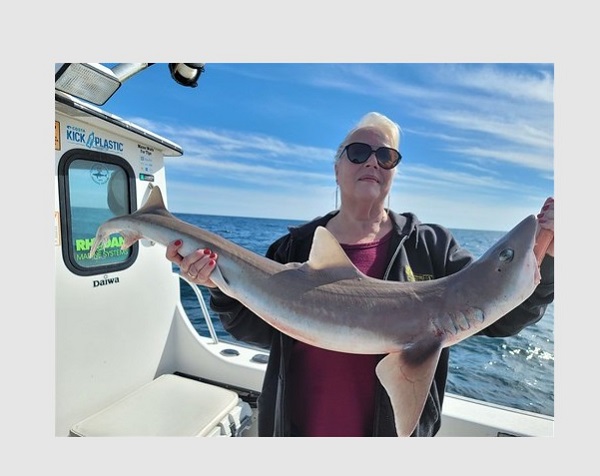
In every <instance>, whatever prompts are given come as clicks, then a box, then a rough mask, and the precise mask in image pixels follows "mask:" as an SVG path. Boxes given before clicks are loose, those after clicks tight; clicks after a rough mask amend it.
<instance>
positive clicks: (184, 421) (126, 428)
mask: <svg viewBox="0 0 600 476" xmlns="http://www.w3.org/2000/svg"><path fill="white" fill-rule="evenodd" d="M251 413H252V411H251V409H250V405H248V403H246V402H243V401H242V400H241V399H240V398H239V396H238V394H237V393H235V392H234V391H232V390H228V389H225V388H222V387H218V386H216V385H210V384H207V383H203V382H199V381H196V380H192V379H189V378H186V377H180V376H178V375H172V374H164V375H161V376H160V377H158V378H156V379H155V380H153V381H152V382H149V383H147V384H146V385H144V386H142V387H140V388H139V389H137V390H136V391H134V392H132V393H130V394H129V395H127V396H125V397H123V398H122V399H120V400H118V401H117V402H115V403H113V404H112V405H109V406H108V407H106V408H104V409H103V410H100V411H99V412H97V413H95V414H94V415H91V416H90V417H88V418H86V419H84V420H82V421H80V422H79V423H77V424H75V425H73V427H72V428H71V432H70V436H238V435H239V433H241V432H242V431H243V430H244V429H245V428H246V427H247V425H248V424H249V423H250V415H251Z"/></svg>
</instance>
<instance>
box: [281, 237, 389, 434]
mask: <svg viewBox="0 0 600 476" xmlns="http://www.w3.org/2000/svg"><path fill="white" fill-rule="evenodd" d="M391 236H392V233H391V232H390V233H388V234H387V235H385V236H384V237H383V238H382V239H381V240H378V241H374V242H371V243H361V244H357V245H344V244H342V248H343V249H344V251H345V252H346V254H347V255H348V257H349V258H350V260H351V261H352V262H353V263H354V265H355V266H356V267H357V268H358V269H360V270H361V271H362V272H363V273H365V274H366V275H367V276H371V277H373V278H379V279H381V278H383V274H384V273H385V268H386V266H387V256H388V248H389V241H390V238H391ZM380 358H381V356H380V355H368V354H348V353H344V352H334V351H331V350H326V349H321V348H318V347H314V346H312V345H309V344H305V343H303V342H299V341H296V342H295V343H294V348H293V351H292V356H291V361H290V385H291V387H290V393H291V412H292V413H291V417H292V433H293V434H294V435H297V436H371V434H372V432H373V418H374V411H375V388H376V383H377V377H376V376H375V366H376V365H377V363H378V362H379V359H380Z"/></svg>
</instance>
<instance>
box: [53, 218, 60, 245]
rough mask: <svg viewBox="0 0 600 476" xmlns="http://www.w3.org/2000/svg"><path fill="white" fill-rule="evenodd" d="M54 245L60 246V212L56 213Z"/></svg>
mask: <svg viewBox="0 0 600 476" xmlns="http://www.w3.org/2000/svg"><path fill="white" fill-rule="evenodd" d="M54 245H55V246H60V212H54Z"/></svg>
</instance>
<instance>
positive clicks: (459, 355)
mask: <svg viewBox="0 0 600 476" xmlns="http://www.w3.org/2000/svg"><path fill="white" fill-rule="evenodd" d="M175 215H176V216H177V217H178V218H180V219H182V220H185V221H187V222H189V223H192V224H194V225H196V226H199V227H202V228H204V229H206V230H209V231H212V232H214V233H216V234H218V235H221V236H222V237H224V238H227V239H228V240H230V241H233V242H234V243H237V244H239V245H241V246H243V247H244V248H247V249H249V250H252V251H254V252H255V253H258V254H261V255H264V254H265V253H266V251H267V248H268V246H269V245H270V244H271V243H272V242H273V241H274V240H275V239H276V238H278V237H280V236H281V235H283V234H285V233H287V229H288V227H289V226H294V225H298V224H300V223H302V222H300V221H297V220H278V219H266V218H243V217H225V216H213V215H195V214H184V213H175ZM452 232H453V234H454V236H455V238H456V239H457V241H458V242H459V243H460V244H461V245H462V246H463V247H465V248H466V249H468V250H469V251H470V252H471V253H473V255H474V256H475V257H477V258H478V257H479V256H481V255H482V254H483V253H484V252H485V251H486V250H487V249H488V248H490V247H491V246H492V245H493V244H494V243H495V242H496V241H497V240H498V239H499V238H500V237H501V236H502V235H503V234H504V233H503V232H496V231H481V230H461V229H452ZM174 269H177V267H176V266H174ZM180 283H181V293H182V304H183V306H184V308H185V310H186V312H187V314H188V316H189V318H190V321H191V323H192V325H193V326H194V328H195V329H196V330H197V331H198V333H199V334H200V335H203V336H209V335H210V333H209V331H208V327H207V325H206V323H205V321H204V317H203V315H202V311H201V308H200V305H199V303H198V300H197V298H196V295H195V294H194V292H193V291H192V289H191V288H190V286H189V285H188V284H187V283H185V282H184V281H183V280H181V281H180ZM200 289H201V291H202V293H203V296H204V297H205V300H206V303H208V292H207V291H206V290H205V289H202V288H200ZM210 313H211V320H212V322H213V325H214V328H215V330H216V333H217V336H218V337H219V339H221V340H225V341H227V340H229V341H233V342H235V339H234V338H233V337H232V336H231V335H229V334H228V333H227V332H226V331H225V330H224V329H223V328H222V326H221V324H220V321H219V318H218V317H217V315H216V314H214V313H212V311H210ZM446 389H447V391H448V392H450V393H454V394H458V395H463V396H465V397H471V398H476V399H479V400H483V401H487V402H491V403H496V404H500V405H507V406H510V407H515V408H519V409H521V410H526V411H530V412H534V413H539V414H543V415H551V416H554V304H551V305H550V306H548V308H547V310H546V313H545V315H544V317H543V318H542V319H541V320H540V321H539V322H538V323H536V324H534V325H531V326H529V327H527V328H525V329H523V330H522V331H521V332H520V334H518V335H516V336H512V337H507V338H491V337H484V336H473V337H470V338H468V339H465V340H464V341H462V342H460V343H458V344H456V345H454V346H452V347H451V349H450V371H449V376H448V384H447V387H446Z"/></svg>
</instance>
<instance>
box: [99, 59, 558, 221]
mask: <svg viewBox="0 0 600 476" xmlns="http://www.w3.org/2000/svg"><path fill="white" fill-rule="evenodd" d="M103 64H104V65H106V66H108V67H112V66H114V65H115V63H103ZM102 109H104V110H106V111H108V112H111V113H113V114H115V115H117V116H120V117H122V118H124V119H126V120H129V121H131V122H134V123H136V124H138V125H140V126H142V127H144V128H146V129H148V130H150V131H153V132H155V133H157V134H159V135H161V136H163V137H165V138H167V139H169V140H171V141H173V142H175V143H177V144H178V145H180V146H181V147H182V148H183V150H184V154H183V156H181V157H173V158H167V159H166V174H167V192H168V204H169V209H170V210H171V211H173V212H181V213H198V214H211V215H228V216H250V217H267V218H284V219H295V220H310V219H312V218H314V217H316V216H320V215H323V214H325V213H327V212H328V211H330V210H331V209H333V208H334V207H335V196H336V184H335V177H334V170H333V163H334V155H335V151H336V149H337V147H338V145H339V143H340V142H341V141H342V140H343V138H344V136H345V135H346V133H347V132H348V131H349V130H350V129H351V128H352V127H353V126H354V125H355V124H356V123H357V122H358V120H359V119H360V118H361V117H362V116H363V115H364V114H366V113H368V112H370V111H377V112H380V113H382V114H385V115H386V116H388V117H389V118H390V119H392V120H393V121H395V122H396V123H398V124H399V125H400V128H401V131H402V132H401V140H400V152H401V154H402V161H401V163H400V164H399V166H398V170H397V173H396V176H395V179H394V183H393V185H392V191H391V194H390V201H389V204H390V207H391V208H392V209H393V210H395V211H398V212H405V211H410V212H413V213H415V214H416V215H417V216H418V217H419V219H420V220H421V221H423V222H433V223H440V224H442V225H445V226H448V227H450V228H464V229H478V230H498V231H507V230H509V229H510V228H512V227H513V226H514V225H516V224H517V223H518V222H519V221H520V220H521V219H522V218H524V217H525V216H527V215H528V214H532V213H533V214H536V213H537V212H538V211H539V209H540V208H541V206H542V204H543V202H544V200H545V199H546V198H547V197H549V196H553V195H554V64H553V63H357V62H355V63H326V62H314V63H281V62H280V63H276V62H269V63H250V62H248V63H209V62H206V63H205V71H204V73H203V74H202V75H201V77H200V79H199V81H198V86H197V87H196V88H189V87H183V86H180V85H178V84H177V83H175V81H173V80H172V78H171V76H170V72H169V69H168V66H167V64H166V63H157V64H154V65H153V66H151V67H149V68H148V69H146V70H144V71H142V72H141V73H139V74H137V75H136V76H133V77H131V78H130V79H128V80H127V81H126V82H124V83H123V86H121V88H120V89H119V90H118V91H117V93H116V94H115V95H114V96H113V97H112V98H111V99H110V100H109V101H108V102H107V103H106V104H104V105H103V106H102Z"/></svg>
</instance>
